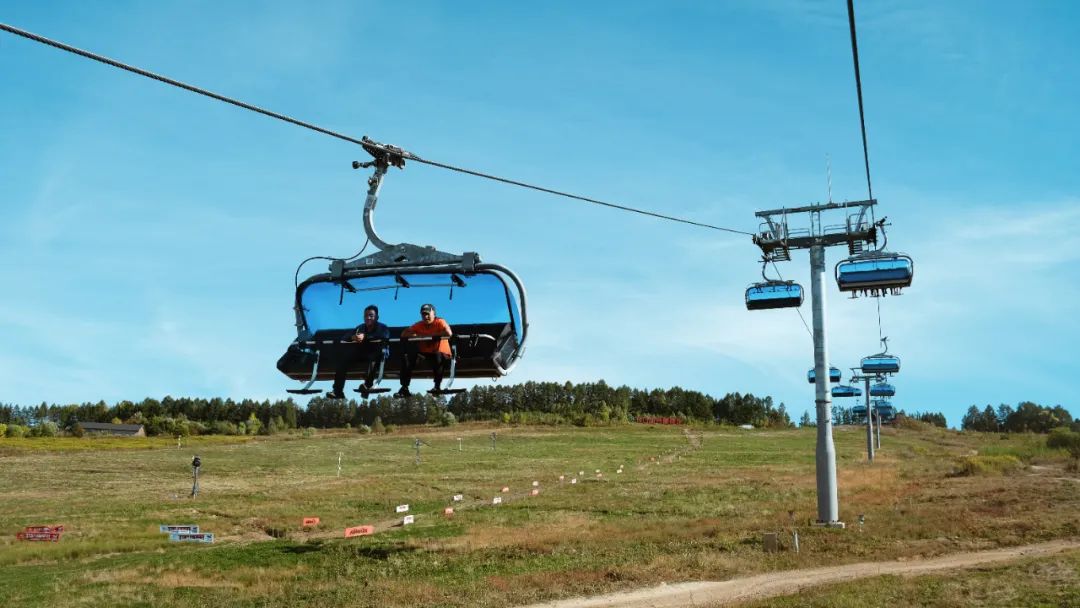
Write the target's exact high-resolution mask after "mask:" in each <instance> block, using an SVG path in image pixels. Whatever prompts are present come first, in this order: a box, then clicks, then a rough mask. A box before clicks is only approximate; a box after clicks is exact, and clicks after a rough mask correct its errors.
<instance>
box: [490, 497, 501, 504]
mask: <svg viewBox="0 0 1080 608" xmlns="http://www.w3.org/2000/svg"><path fill="white" fill-rule="evenodd" d="M491 504H493V505H501V504H502V496H496V497H495V498H492V499H491Z"/></svg>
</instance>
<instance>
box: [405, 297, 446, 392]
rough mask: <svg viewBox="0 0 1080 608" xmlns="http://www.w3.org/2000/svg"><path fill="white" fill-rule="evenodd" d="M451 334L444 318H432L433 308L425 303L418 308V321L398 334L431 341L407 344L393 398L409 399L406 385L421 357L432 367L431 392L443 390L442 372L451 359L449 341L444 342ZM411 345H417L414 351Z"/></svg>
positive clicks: (433, 315)
mask: <svg viewBox="0 0 1080 608" xmlns="http://www.w3.org/2000/svg"><path fill="white" fill-rule="evenodd" d="M452 335H454V334H453V332H452V331H450V324H449V323H447V322H446V320H445V319H440V318H439V317H437V316H435V307H434V306H433V305H431V304H424V305H423V306H421V307H420V321H418V322H416V323H413V324H412V325H411V326H409V327H407V328H405V330H404V331H402V332H401V337H402V338H430V340H425V341H422V342H415V343H412V342H410V343H409V345H408V346H409V347H408V348H406V349H405V354H404V355H403V356H402V361H401V389H400V390H399V391H398V392H397V393H396V394H395V395H394V396H395V397H408V396H409V395H411V394H412V393H410V392H409V382H410V381H411V380H412V372H413V370H414V369H416V364H417V362H419V360H420V357H423V358H424V359H427V360H428V361H431V367H432V369H433V370H434V372H435V373H434V376H435V389H434V390H433V391H431V392H438V391H439V389H440V388H441V387H442V377H443V370H444V369H446V364H447V363H449V362H450V357H451V356H452V354H451V351H450V341H449V340H447V338H449V337H450V336H452ZM413 344H416V346H417V348H416V349H415V350H414V349H413V348H411V347H412V345H413Z"/></svg>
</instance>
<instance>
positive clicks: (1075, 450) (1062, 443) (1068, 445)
mask: <svg viewBox="0 0 1080 608" xmlns="http://www.w3.org/2000/svg"><path fill="white" fill-rule="evenodd" d="M1046 447H1048V448H1061V449H1065V450H1068V451H1069V455H1070V456H1072V457H1073V458H1080V433H1074V432H1073V431H1071V430H1069V429H1068V428H1066V427H1058V428H1056V429H1054V430H1053V431H1050V435H1048V436H1047V437H1046Z"/></svg>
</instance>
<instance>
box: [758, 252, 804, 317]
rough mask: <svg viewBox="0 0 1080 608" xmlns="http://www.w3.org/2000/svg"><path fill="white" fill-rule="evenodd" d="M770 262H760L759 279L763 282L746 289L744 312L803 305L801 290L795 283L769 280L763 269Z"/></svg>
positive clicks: (765, 260) (768, 259) (766, 259)
mask: <svg viewBox="0 0 1080 608" xmlns="http://www.w3.org/2000/svg"><path fill="white" fill-rule="evenodd" d="M770 261H772V260H771V259H770V258H768V257H766V258H765V259H763V260H762V267H761V278H763V279H764V281H762V282H760V283H754V284H752V285H750V287H747V288H746V310H769V309H773V308H798V307H799V306H802V303H803V288H802V285H799V284H798V283H796V282H795V281H782V280H776V279H770V278H769V277H767V276H765V267H766V266H767V265H768V263H769V262H770Z"/></svg>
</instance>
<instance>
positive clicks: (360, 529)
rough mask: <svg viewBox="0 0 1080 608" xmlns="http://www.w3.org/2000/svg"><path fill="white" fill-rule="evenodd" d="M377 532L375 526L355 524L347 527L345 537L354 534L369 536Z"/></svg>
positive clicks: (350, 536)
mask: <svg viewBox="0 0 1080 608" xmlns="http://www.w3.org/2000/svg"><path fill="white" fill-rule="evenodd" d="M374 533H375V526H353V527H351V528H345V538H352V537H353V536H368V535H371V534H374Z"/></svg>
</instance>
